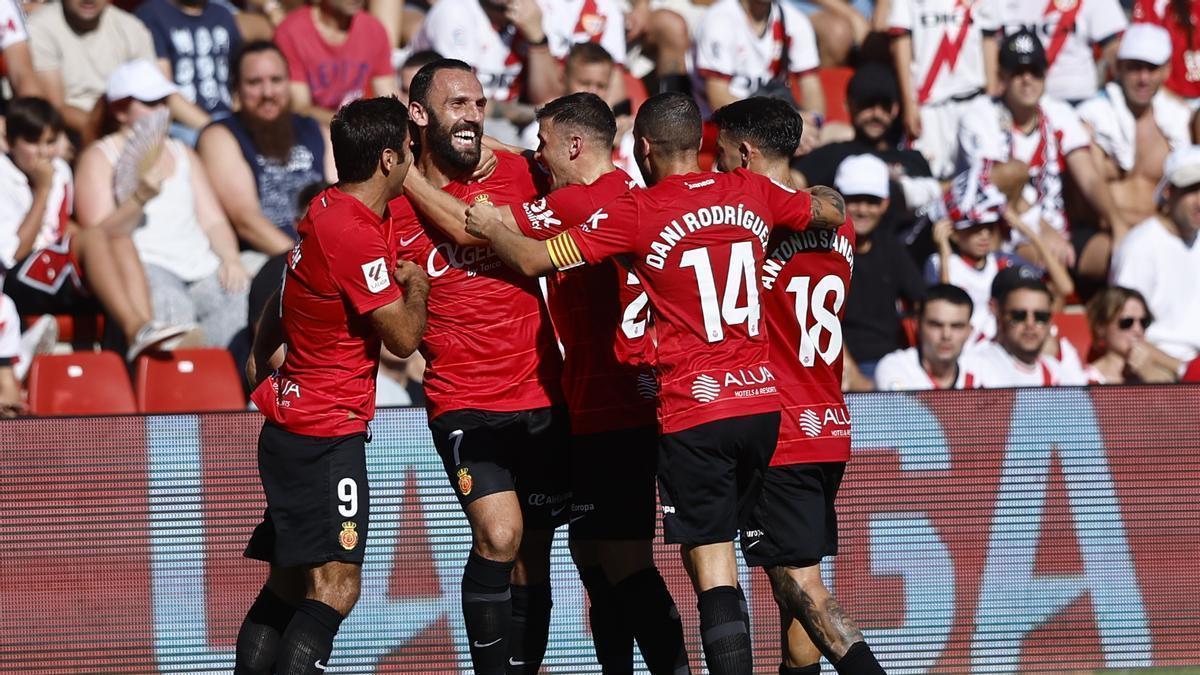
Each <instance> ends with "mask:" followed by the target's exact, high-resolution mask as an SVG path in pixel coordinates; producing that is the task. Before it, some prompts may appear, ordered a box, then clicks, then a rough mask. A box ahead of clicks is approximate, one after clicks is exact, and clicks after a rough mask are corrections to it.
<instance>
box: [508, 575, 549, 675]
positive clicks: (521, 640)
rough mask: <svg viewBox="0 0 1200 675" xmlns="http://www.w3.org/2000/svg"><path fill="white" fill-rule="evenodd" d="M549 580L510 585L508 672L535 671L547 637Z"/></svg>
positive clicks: (543, 651) (543, 653)
mask: <svg viewBox="0 0 1200 675" xmlns="http://www.w3.org/2000/svg"><path fill="white" fill-rule="evenodd" d="M553 604H554V603H553V602H552V601H551V599H550V584H549V582H547V583H542V584H529V585H528V586H517V585H516V584H513V587H512V623H511V624H509V626H508V637H509V640H508V644H509V647H508V656H509V659H508V673H509V675H516V674H517V673H530V674H531V675H533V674H535V673H537V672H538V669H539V668H541V667H542V658H543V657H544V656H546V642H547V641H548V640H549V639H550V606H551V605H553Z"/></svg>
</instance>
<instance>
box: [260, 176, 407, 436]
mask: <svg viewBox="0 0 1200 675" xmlns="http://www.w3.org/2000/svg"><path fill="white" fill-rule="evenodd" d="M296 229H297V231H298V232H299V234H300V243H298V244H296V247H295V248H294V249H292V252H291V254H289V256H288V269H287V272H286V275H285V277H284V283H283V308H282V316H281V321H282V324H283V335H284V343H285V344H286V345H287V359H286V360H285V361H284V363H283V367H282V368H281V369H280V370H279V372H278V373H275V374H274V375H272V376H271V377H268V378H267V379H266V380H264V381H263V382H262V384H260V385H259V386H258V388H257V389H255V390H254V394H253V395H252V396H251V398H252V399H253V401H254V403H255V405H257V406H258V409H259V410H261V411H262V413H263V414H264V415H266V417H267V419H268V420H270V421H271V422H274V423H275V424H277V425H278V426H280V427H282V428H284V429H286V430H288V431H291V432H293V433H298V434H306V435H309V436H325V437H330V436H342V435H345V434H352V433H359V432H363V431H365V430H366V428H367V422H369V421H370V420H371V418H372V417H374V416H375V374H376V371H377V370H378V368H379V345H380V338H379V335H378V334H376V332H375V328H374V327H373V326H372V325H371V320H370V317H369V316H368V315H369V314H370V312H372V311H373V310H375V309H378V308H380V307H382V306H384V305H386V304H388V303H390V302H393V301H395V300H398V299H400V297H401V291H400V287H399V286H398V285H397V284H396V283H395V281H393V280H392V270H393V269H395V267H396V254H395V251H394V249H393V248H392V246H391V239H392V237H391V223H390V221H387V220H382V219H380V218H379V216H377V215H375V213H374V212H373V211H371V210H370V209H368V208H367V207H366V205H364V204H363V203H362V202H360V201H359V200H358V199H356V198H354V197H352V196H350V195H348V194H346V193H344V192H342V191H341V190H339V189H337V188H329V189H328V190H325V191H324V192H322V193H321V194H320V195H319V196H318V197H317V198H316V199H314V200H313V201H312V203H311V205H310V206H309V209H308V215H306V216H305V217H304V219H303V220H301V221H300V224H299V225H298V226H297V228H296Z"/></svg>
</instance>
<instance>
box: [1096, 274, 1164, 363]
mask: <svg viewBox="0 0 1200 675" xmlns="http://www.w3.org/2000/svg"><path fill="white" fill-rule="evenodd" d="M1087 316H1088V324H1089V325H1090V326H1091V328H1092V353H1094V354H1099V356H1097V358H1096V359H1094V360H1093V361H1092V362H1091V363H1090V364H1088V366H1087V369H1086V370H1085V371H1084V372H1085V373H1086V374H1087V378H1088V383H1089V384H1140V383H1145V382H1174V381H1176V380H1178V379H1179V370H1180V365H1181V363H1180V362H1179V361H1177V360H1175V359H1173V358H1171V357H1170V356H1167V355H1166V354H1164V353H1163V352H1162V351H1161V350H1159V349H1158V348H1157V347H1155V346H1154V345H1152V344H1150V343H1149V342H1148V341H1147V340H1146V330H1147V329H1149V328H1150V325H1151V324H1153V323H1154V315H1153V314H1151V313H1150V309H1149V308H1148V307H1147V306H1146V298H1144V297H1142V294H1141V293H1138V292H1137V291H1135V290H1132V289H1129V288H1122V287H1120V286H1111V287H1109V288H1106V289H1104V290H1103V291H1100V292H1099V293H1097V294H1096V295H1095V296H1093V297H1092V299H1091V301H1090V302H1088V307H1087Z"/></svg>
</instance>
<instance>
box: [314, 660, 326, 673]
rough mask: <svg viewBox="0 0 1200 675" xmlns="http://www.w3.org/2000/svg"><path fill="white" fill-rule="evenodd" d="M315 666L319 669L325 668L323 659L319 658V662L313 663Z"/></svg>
mask: <svg viewBox="0 0 1200 675" xmlns="http://www.w3.org/2000/svg"><path fill="white" fill-rule="evenodd" d="M313 667H314V668H319V669H321V670H325V666H323V665H321V660H320V659H317V662H316V663H314V664H313Z"/></svg>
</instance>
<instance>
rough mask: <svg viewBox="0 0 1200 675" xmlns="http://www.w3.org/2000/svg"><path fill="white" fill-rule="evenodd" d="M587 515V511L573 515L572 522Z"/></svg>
mask: <svg viewBox="0 0 1200 675" xmlns="http://www.w3.org/2000/svg"><path fill="white" fill-rule="evenodd" d="M586 515H587V514H586V513H581V514H579V515H578V516H571V522H572V523H573V522H575V521H577V520H579V519H581V518H583V517H584V516H586Z"/></svg>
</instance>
